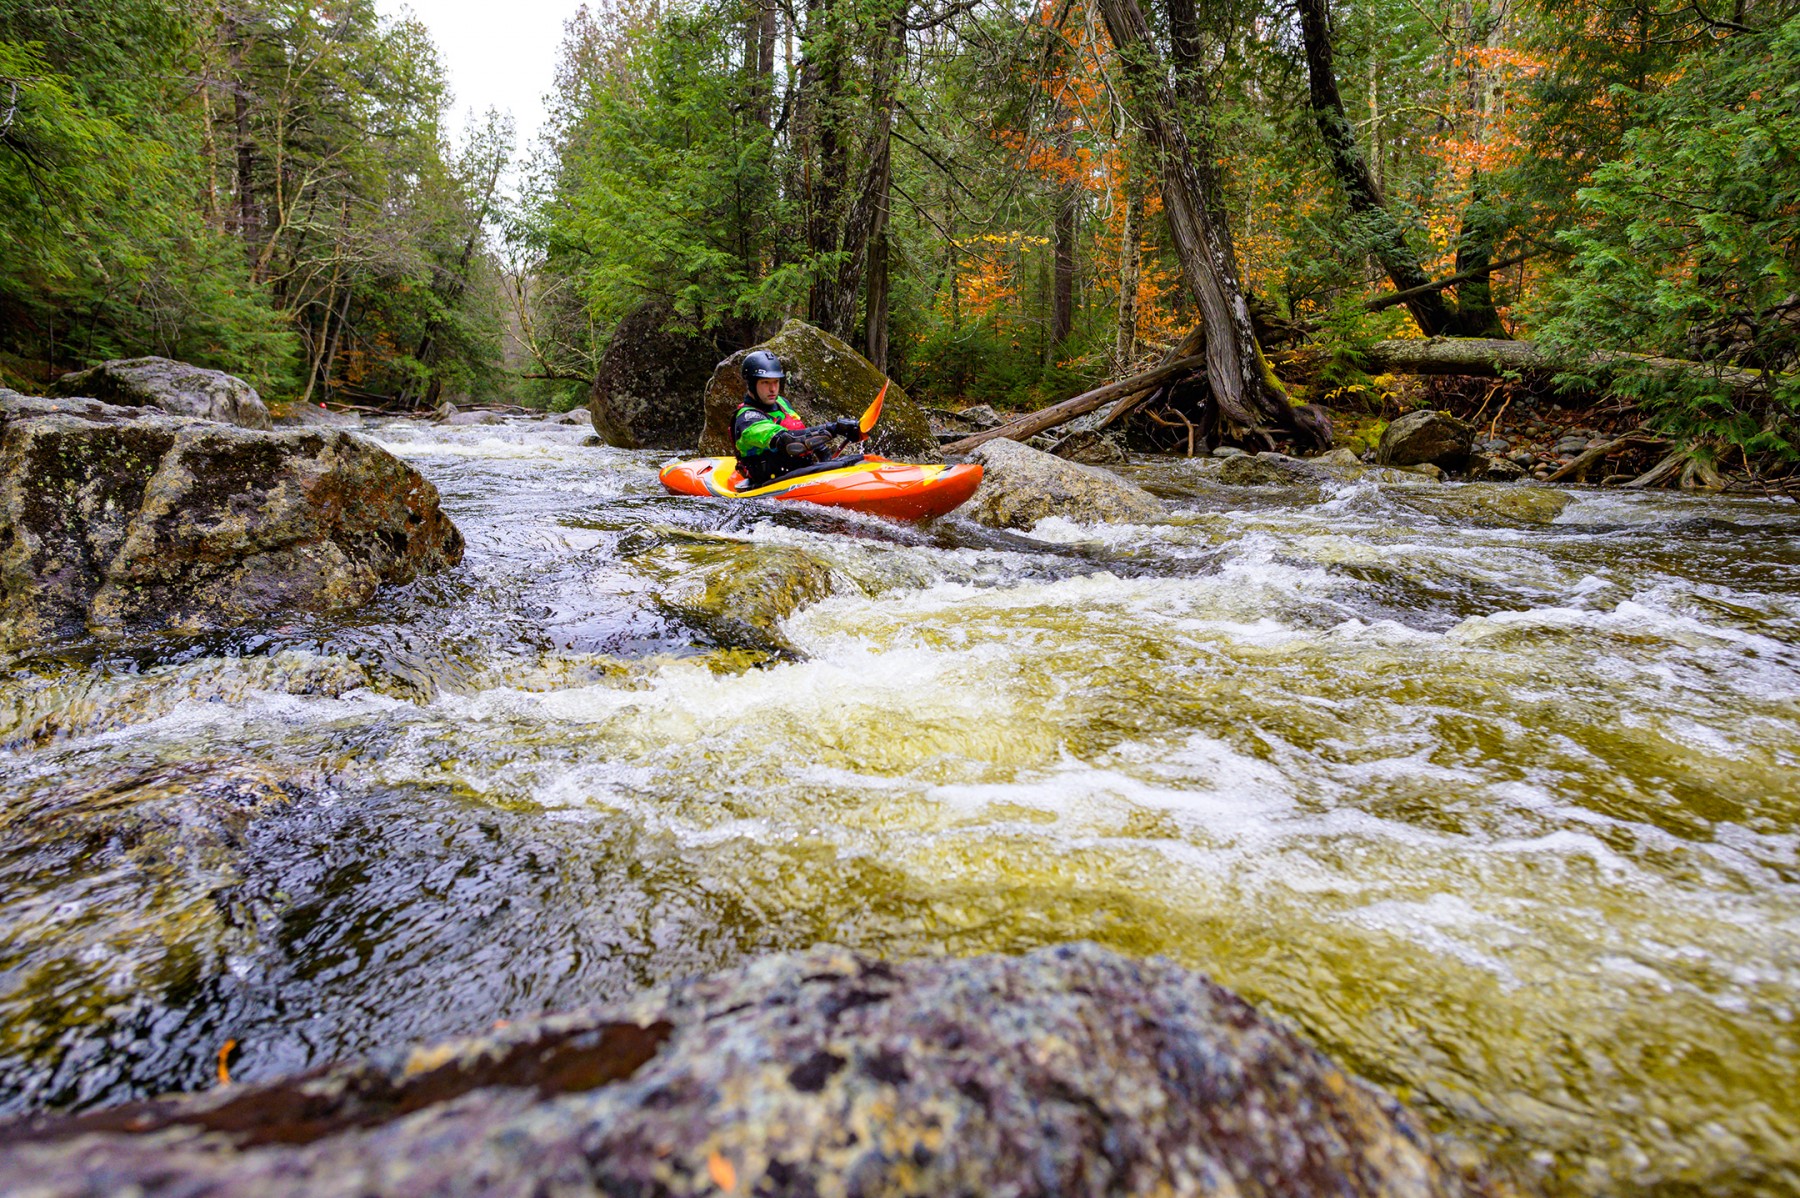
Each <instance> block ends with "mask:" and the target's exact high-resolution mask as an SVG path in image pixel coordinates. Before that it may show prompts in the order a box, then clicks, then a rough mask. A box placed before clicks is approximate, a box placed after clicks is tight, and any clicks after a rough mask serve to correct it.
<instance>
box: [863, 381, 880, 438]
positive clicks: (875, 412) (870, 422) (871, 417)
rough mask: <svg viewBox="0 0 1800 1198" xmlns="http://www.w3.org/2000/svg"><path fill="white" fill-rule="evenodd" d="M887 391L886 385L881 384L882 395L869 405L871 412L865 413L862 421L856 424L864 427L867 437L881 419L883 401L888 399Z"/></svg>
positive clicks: (864, 434) (864, 433)
mask: <svg viewBox="0 0 1800 1198" xmlns="http://www.w3.org/2000/svg"><path fill="white" fill-rule="evenodd" d="M887 389H888V385H887V384H886V383H883V384H881V394H879V395H877V396H876V397H875V402H874V403H872V404H870V405H869V410H868V411H866V412H864V413H863V414H862V419H861V420H858V421H857V422H856V423H857V424H859V425H861V426H862V431H863V436H865V437H866V436H868V435H869V430H870V429H872V428H874V427H875V422H876V421H877V420H880V419H881V401H882V400H884V399H886V398H887Z"/></svg>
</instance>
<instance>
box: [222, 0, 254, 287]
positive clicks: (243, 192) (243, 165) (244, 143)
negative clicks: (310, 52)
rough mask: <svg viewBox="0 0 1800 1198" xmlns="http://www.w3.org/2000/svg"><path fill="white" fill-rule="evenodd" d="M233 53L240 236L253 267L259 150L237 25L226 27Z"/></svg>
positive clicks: (232, 69) (233, 101)
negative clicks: (253, 138) (252, 137)
mask: <svg viewBox="0 0 1800 1198" xmlns="http://www.w3.org/2000/svg"><path fill="white" fill-rule="evenodd" d="M226 37H227V38H229V39H230V42H231V50H230V53H229V55H228V58H227V62H228V64H229V66H230V68H231V114H232V124H233V127H234V129H235V131H236V136H237V143H236V147H235V150H236V157H237V235H238V237H239V239H240V240H241V241H242V242H243V243H244V253H245V255H246V256H247V257H248V258H249V260H250V261H251V262H252V263H253V264H254V263H255V261H256V254H257V243H258V242H259V241H260V240H261V238H260V236H259V234H260V230H259V229H258V227H257V220H256V198H255V194H254V192H253V187H254V184H255V181H256V170H255V168H256V147H255V145H254V144H253V143H252V142H251V140H250V99H249V97H248V96H247V95H245V94H244V70H243V67H244V38H243V34H242V33H241V32H240V31H239V29H238V26H237V22H236V21H230V22H228V23H227V25H226Z"/></svg>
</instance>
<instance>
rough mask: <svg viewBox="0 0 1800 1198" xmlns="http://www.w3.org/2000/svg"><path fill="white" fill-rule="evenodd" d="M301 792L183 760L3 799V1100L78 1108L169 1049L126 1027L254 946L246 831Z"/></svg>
mask: <svg viewBox="0 0 1800 1198" xmlns="http://www.w3.org/2000/svg"><path fill="white" fill-rule="evenodd" d="M295 793H296V791H295V787H294V785H293V784H292V783H291V782H290V781H289V780H287V779H284V778H280V777H278V776H276V775H274V774H272V773H271V772H270V771H269V770H268V769H267V768H266V767H263V766H260V765H256V764H252V763H250V762H182V763H178V764H173V765H154V766H149V767H147V768H144V769H142V770H132V769H120V770H117V771H115V772H112V773H109V774H106V775H103V776H102V777H100V778H95V777H93V776H92V775H89V776H88V777H87V778H85V779H83V780H75V779H68V780H64V779H60V778H55V777H52V778H49V779H46V780H44V782H43V783H42V784H39V785H33V786H30V787H27V788H25V790H24V791H23V793H14V794H11V795H9V796H8V799H7V803H6V804H5V806H4V808H3V809H0V854H4V856H5V858H6V859H7V862H8V870H7V882H8V884H7V886H6V887H4V888H3V891H0V959H3V960H5V961H6V962H7V967H6V969H4V970H0V1006H3V1007H4V1009H5V1010H7V1011H8V1012H9V1014H10V1016H11V1017H10V1018H8V1019H7V1020H6V1021H5V1022H4V1024H0V1103H4V1104H5V1105H6V1106H8V1107H17V1106H20V1105H27V1106H35V1105H46V1104H52V1103H57V1104H61V1103H69V1102H72V1101H79V1100H81V1099H82V1098H83V1097H85V1096H89V1095H91V1094H93V1093H94V1092H95V1090H97V1089H100V1088H101V1087H103V1086H104V1085H105V1084H106V1083H108V1082H116V1080H117V1078H116V1072H117V1071H118V1070H119V1069H120V1068H122V1067H123V1066H124V1065H125V1063H127V1062H130V1061H133V1060H134V1059H136V1060H141V1059H142V1058H145V1057H155V1056H158V1055H160V1054H162V1053H164V1052H165V1051H166V1048H165V1045H164V1044H163V1043H162V1042H161V1040H162V1035H161V1033H160V1032H159V1033H158V1034H156V1035H151V1036H146V1035H144V1034H143V1033H142V1032H141V1031H135V1032H134V1029H141V1028H143V1027H144V1026H145V1024H146V1022H147V1021H148V1020H149V1019H150V1018H151V1017H152V1015H153V1013H154V1012H155V1011H156V1010H157V1008H158V1006H159V1001H158V1000H159V997H160V996H165V995H171V994H181V993H192V992H193V991H194V990H196V989H198V988H199V987H201V986H203V985H206V984H209V983H214V982H216V980H217V979H218V978H219V977H221V976H223V975H225V974H226V972H227V971H228V968H229V965H228V957H229V956H230V954H232V953H235V952H244V951H247V950H248V949H249V947H250V945H251V944H252V943H253V941H254V937H255V931H254V927H255V922H256V921H255V919H254V918H253V917H252V914H253V913H252V912H250V911H247V910H246V909H244V902H245V901H246V900H242V899H241V898H240V896H239V895H238V893H237V891H236V889H235V888H236V887H237V886H238V885H239V883H241V882H242V881H243V877H242V874H241V872H240V869H239V865H240V858H241V850H242V841H243V837H244V833H245V831H246V829H247V828H248V826H249V825H250V823H251V822H252V821H253V820H255V819H256V818H258V817H260V816H262V815H264V814H266V813H267V812H269V811H271V810H273V809H275V808H278V807H280V806H283V805H285V804H287V803H288V802H289V801H291V799H292V798H293V797H294V794H295ZM71 895H79V896H80V897H79V899H78V900H75V901H70V899H69V896H71ZM101 1043H104V1044H105V1045H106V1047H105V1049H104V1051H101V1052H98V1053H97V1052H96V1047H97V1045H99V1044H101ZM96 1057H98V1059H96ZM196 1072H201V1071H198V1070H197V1071H196ZM201 1075H202V1076H203V1075H204V1074H203V1072H202V1073H201ZM4 1139H5V1136H4V1133H0V1142H3V1141H4ZM0 1192H6V1193H10V1192H12V1190H11V1188H10V1187H9V1186H8V1185H6V1184H5V1183H0Z"/></svg>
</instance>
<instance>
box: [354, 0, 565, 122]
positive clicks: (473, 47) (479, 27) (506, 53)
mask: <svg viewBox="0 0 1800 1198" xmlns="http://www.w3.org/2000/svg"><path fill="white" fill-rule="evenodd" d="M379 2H380V5H381V11H382V12H384V13H387V14H389V15H397V14H399V13H400V12H401V10H402V9H411V10H412V11H413V13H414V14H415V15H417V16H418V18H419V19H420V20H422V21H424V22H425V25H426V27H427V28H429V29H430V30H431V39H432V40H433V41H434V42H436V43H437V48H438V53H439V54H440V55H442V57H443V62H444V67H445V69H446V70H447V71H448V72H449V75H450V87H451V90H452V91H454V92H455V93H456V95H455V101H454V107H453V108H452V109H451V110H450V128H451V130H452V131H453V132H454V134H455V135H456V136H457V138H458V140H460V139H461V135H462V129H463V125H464V123H465V120H466V118H467V116H468V113H469V111H470V110H471V109H473V110H474V111H475V112H476V113H481V112H485V111H486V110H487V109H488V108H489V107H494V108H498V109H501V110H502V111H506V112H511V113H512V115H513V122H514V124H515V125H516V126H517V128H518V134H519V140H518V148H519V150H520V152H521V153H522V152H524V151H525V150H526V149H527V148H529V146H530V145H531V140H532V138H533V137H535V136H536V135H537V132H538V128H539V126H540V125H542V124H543V122H544V93H545V92H547V91H549V90H550V76H551V74H552V72H554V70H555V69H556V49H557V47H558V46H559V45H560V44H561V43H562V26H563V22H564V21H565V20H567V19H568V18H569V17H571V16H573V15H574V13H575V9H576V8H577V7H579V5H580V3H581V0H498V2H497V3H496V2H495V0H486V2H484V3H477V2H475V0H405V2H404V3H402V0H379Z"/></svg>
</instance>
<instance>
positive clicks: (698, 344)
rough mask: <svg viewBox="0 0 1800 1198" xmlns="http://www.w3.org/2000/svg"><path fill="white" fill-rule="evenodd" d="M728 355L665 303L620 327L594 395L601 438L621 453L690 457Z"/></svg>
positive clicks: (641, 310) (636, 313) (591, 404)
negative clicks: (682, 452)
mask: <svg viewBox="0 0 1800 1198" xmlns="http://www.w3.org/2000/svg"><path fill="white" fill-rule="evenodd" d="M728 349H729V345H728V344H721V343H720V340H719V338H718V336H717V335H716V334H715V333H711V332H706V331H704V330H701V329H697V328H694V327H693V326H692V324H691V323H688V322H685V321H684V320H683V319H682V318H681V317H679V316H677V315H676V313H675V310H674V309H673V308H671V307H670V306H669V305H668V304H667V303H665V302H663V301H661V300H646V301H645V302H644V303H642V304H639V305H638V306H637V307H636V308H633V309H632V310H631V311H630V312H627V313H626V314H625V317H624V318H623V319H622V320H620V321H619V324H618V327H617V328H615V329H614V330H613V333H612V336H611V337H610V338H609V339H608V340H607V343H606V352H605V353H603V354H601V355H600V364H599V367H598V368H597V370H596V373H595V375H594V385H593V387H592V389H591V390H590V391H589V392H588V406H587V410H588V416H589V418H590V419H591V420H592V421H593V425H594V431H595V432H596V433H598V434H599V435H600V439H601V440H603V441H605V442H606V443H607V444H608V445H616V446H618V447H619V448H620V449H691V448H693V447H694V446H695V445H696V444H698V443H699V441H700V430H701V428H702V427H703V426H704V425H705V423H706V383H707V380H708V379H709V378H711V377H712V373H713V368H714V365H715V364H716V363H717V362H718V360H719V355H720V354H721V353H724V352H726V351H727V350H728Z"/></svg>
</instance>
